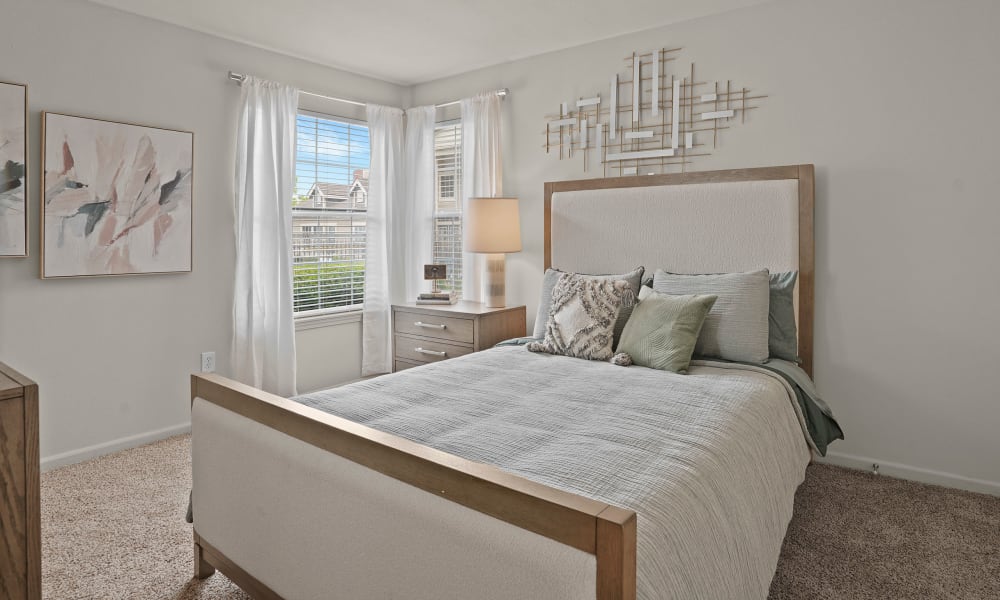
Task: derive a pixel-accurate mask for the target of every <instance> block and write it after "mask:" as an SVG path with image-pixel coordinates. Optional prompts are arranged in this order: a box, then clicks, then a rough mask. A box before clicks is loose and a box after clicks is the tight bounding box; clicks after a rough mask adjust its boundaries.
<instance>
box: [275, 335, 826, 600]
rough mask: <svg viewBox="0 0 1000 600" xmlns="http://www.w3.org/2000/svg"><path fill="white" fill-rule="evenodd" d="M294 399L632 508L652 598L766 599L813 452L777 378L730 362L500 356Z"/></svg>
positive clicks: (641, 573)
mask: <svg viewBox="0 0 1000 600" xmlns="http://www.w3.org/2000/svg"><path fill="white" fill-rule="evenodd" d="M294 400H296V401H298V402H301V403H302V404H305V405H308V406H312V407H315V408H318V409H320V410H323V411H326V412H328V413H331V414H335V415H338V416H341V417H344V418H347V419H350V420H352V421H355V422H358V423H362V424H365V425H367V426H370V427H373V428H375V429H378V430H381V431H385V432H389V433H393V434H396V435H399V436H401V437H404V438H407V439H410V440H413V441H416V442H419V443H421V444H424V445H427V446H431V447H433V448H437V449H439V450H443V451H445V452H449V453H452V454H455V455H458V456H461V457H464V458H467V459H470V460H474V461H477V462H482V463H487V464H492V465H495V466H497V467H499V468H501V469H503V470H505V471H508V472H510V473H515V474H517V475H521V476H523V477H526V478H528V479H531V480H534V481H537V482H540V483H543V484H546V485H549V486H552V487H555V488H559V489H562V490H566V491H569V492H573V493H577V494H581V495H584V496H587V497H590V498H594V499H596V500H600V501H603V502H608V503H611V504H615V505H618V506H622V507H625V508H629V509H632V510H634V511H636V513H637V515H638V595H639V598H648V599H652V598H684V599H687V598H718V599H724V598H766V596H767V592H768V586H769V584H770V581H771V578H772V576H773V574H774V569H775V566H776V564H777V560H778V553H779V551H780V548H781V542H782V539H783V538H784V534H785V530H786V528H787V525H788V521H789V520H790V518H791V514H792V500H793V496H794V493H795V489H796V488H797V487H798V485H799V484H800V483H801V482H802V479H803V477H804V473H805V466H806V464H807V463H808V461H809V457H810V452H809V449H810V447H811V446H812V445H811V444H810V443H809V441H808V436H807V434H806V432H805V419H804V417H803V415H802V412H801V410H800V408H799V405H798V403H797V402H796V396H795V392H794V390H793V389H792V387H791V386H790V385H789V384H788V382H787V381H786V380H785V379H784V378H782V377H781V376H779V375H777V374H775V373H772V372H770V371H767V370H765V369H761V368H759V367H754V366H748V365H741V364H726V363H701V364H699V365H697V366H694V367H693V368H692V369H691V371H690V373H689V374H687V375H678V374H674V373H668V372H664V371H656V370H652V369H645V368H642V367H628V368H623V367H618V366H614V365H611V364H608V363H600V362H592V361H585V360H581V359H575V358H566V357H561V356H551V355H547V354H536V353H531V352H528V351H526V350H525V349H524V348H523V347H518V346H511V347H501V348H494V349H492V350H488V351H485V352H479V353H475V354H471V355H468V356H463V357H459V358H456V359H452V360H449V361H447V362H445V363H438V364H431V365H427V366H424V367H420V368H415V369H410V370H407V371H404V372H401V373H395V374H392V375H386V376H383V377H378V378H375V379H372V380H368V381H364V382H359V383H355V384H352V385H349V386H345V387H341V388H335V389H331V390H327V391H323V392H317V393H313V394H308V395H304V396H299V397H296V398H294Z"/></svg>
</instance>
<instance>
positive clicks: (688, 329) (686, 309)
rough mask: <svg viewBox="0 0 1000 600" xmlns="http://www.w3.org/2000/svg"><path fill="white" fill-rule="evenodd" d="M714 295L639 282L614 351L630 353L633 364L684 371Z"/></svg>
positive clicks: (675, 371) (715, 297)
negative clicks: (685, 292)
mask: <svg viewBox="0 0 1000 600" xmlns="http://www.w3.org/2000/svg"><path fill="white" fill-rule="evenodd" d="M717 298H718V296H711V295H697V296H675V295H671V294H661V293H659V292H654V291H653V290H651V289H649V288H648V287H645V286H643V287H642V289H641V290H639V304H637V305H636V307H635V308H634V309H633V310H632V315H631V316H630V317H629V319H628V323H626V324H625V329H624V330H623V331H622V337H621V340H619V342H618V349H617V351H618V352H624V353H625V354H628V355H630V356H631V357H632V364H635V365H640V366H643V367H649V368H651V369H660V370H662V371H673V372H674V373H685V372H687V369H688V366H689V365H690V364H691V355H692V354H694V346H695V344H696V343H697V342H698V334H699V333H701V326H702V324H703V323H704V322H705V317H706V316H708V311H710V310H712V306H713V305H714V304H715V301H716V299H717Z"/></svg>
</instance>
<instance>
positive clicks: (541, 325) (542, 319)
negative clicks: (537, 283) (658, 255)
mask: <svg viewBox="0 0 1000 600" xmlns="http://www.w3.org/2000/svg"><path fill="white" fill-rule="evenodd" d="M564 272H565V271H560V270H558V269H546V270H545V276H544V277H543V278H542V295H541V297H540V298H539V299H538V313H537V314H536V315H535V333H534V335H533V337H536V338H543V337H545V324H546V322H547V321H548V319H549V307H550V306H551V305H552V288H554V287H555V286H556V282H557V281H559V276H560V275H562V274H563V273H564ZM644 272H645V269H644V268H643V267H636V268H635V269H634V270H632V271H629V272H628V273H622V274H621V275H584V274H580V273H575V274H578V275H582V276H583V277H590V278H593V279H615V280H617V279H624V280H625V281H627V282H628V284H629V286H630V287H631V288H632V293H633V294H634V295H635V296H637V295H638V294H639V286H640V285H641V283H642V274H643V273H644ZM631 314H632V307H631V306H627V307H625V310H623V311H622V312H621V314H620V315H619V316H618V322H617V323H615V335H614V341H613V344H614V345H615V346H618V338H619V337H621V335H622V329H624V328H625V323H627V322H628V317H629V315H631Z"/></svg>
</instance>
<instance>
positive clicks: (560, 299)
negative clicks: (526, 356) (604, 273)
mask: <svg viewBox="0 0 1000 600" xmlns="http://www.w3.org/2000/svg"><path fill="white" fill-rule="evenodd" d="M634 304H635V294H634V293H633V291H632V287H631V284H629V282H628V281H625V280H623V279H618V280H614V279H601V278H595V277H589V276H587V275H577V274H575V273H562V274H560V275H559V278H558V280H557V281H556V284H555V286H554V287H553V288H552V301H551V306H550V308H549V314H548V318H547V319H546V325H545V339H544V340H542V341H541V342H532V343H530V344H528V350H530V351H532V352H547V353H549V354H561V355H563V356H573V357H576V358H585V359H588V360H608V359H610V358H611V357H612V356H614V345H613V342H614V328H615V323H616V322H617V320H618V315H619V314H620V313H621V312H622V309H623V308H624V307H625V306H629V307H631V306H634Z"/></svg>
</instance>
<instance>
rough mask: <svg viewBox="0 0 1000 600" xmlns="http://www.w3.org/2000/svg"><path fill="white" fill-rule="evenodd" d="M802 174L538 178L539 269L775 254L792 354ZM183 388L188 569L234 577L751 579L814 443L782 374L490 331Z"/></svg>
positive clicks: (476, 588) (603, 583)
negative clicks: (633, 360) (337, 369)
mask: <svg viewBox="0 0 1000 600" xmlns="http://www.w3.org/2000/svg"><path fill="white" fill-rule="evenodd" d="M813 186H814V184H813V167H812V165H796V166H788V167H769V168H756V169H740V170H728V171H712V172H702V173H686V174H676V175H657V176H648V177H627V178H609V179H590V180H581V181H566V182H553V183H547V184H546V185H545V214H544V230H545V267H546V268H547V267H549V266H551V265H555V266H557V267H560V268H562V269H564V270H570V271H579V272H590V273H600V272H618V271H621V270H623V268H628V267H632V266H635V265H639V264H644V265H647V266H649V267H650V268H655V267H657V266H661V265H670V266H671V268H672V269H674V270H675V271H676V272H682V273H683V272H689V273H712V272H734V271H744V270H751V269H755V268H758V267H761V266H766V267H768V268H770V269H772V270H776V271H780V270H798V271H799V280H798V285H797V290H796V307H797V320H798V332H799V355H800V356H801V357H802V367H803V369H804V370H805V371H806V372H811V368H812V318H813V315H812V311H813V240H812V228H813ZM635 215H642V216H643V218H639V219H636V218H634V217H635ZM623 240H627V241H628V243H622V241H623ZM191 396H192V460H193V479H194V489H193V497H192V505H193V510H194V529H195V534H194V551H195V576H197V577H207V576H209V575H210V574H211V573H212V572H214V570H215V569H219V570H221V571H222V572H223V573H225V574H226V575H227V576H228V577H229V578H230V579H232V580H233V581H234V582H235V583H236V584H237V585H239V586H240V587H241V588H243V589H244V590H246V591H247V592H248V593H250V594H251V595H252V596H253V597H255V598H286V599H288V600H294V599H299V598H303V599H305V598H352V599H353V598H418V599H419V598H427V599H431V598H483V599H493V598H498V599H499V598H546V599H562V598H565V599H574V600H576V599H581V598H594V599H597V600H617V599H622V600H632V599H635V598H694V597H705V598H764V597H766V595H767V589H768V585H769V583H770V579H771V577H772V576H773V573H774V568H775V565H776V563H777V558H778V553H779V551H780V547H781V542H782V539H783V537H784V533H785V529H786V527H787V524H788V521H789V520H790V518H791V512H792V500H793V496H794V493H795V489H796V488H797V486H798V485H799V484H800V483H801V481H802V479H803V477H804V472H805V466H806V465H807V464H808V462H809V460H810V458H811V456H812V455H813V453H815V452H816V451H817V448H816V445H815V441H814V440H813V439H812V437H811V436H810V427H809V425H808V423H807V419H808V416H809V415H808V414H805V412H804V411H803V410H802V408H801V407H800V405H799V403H797V401H796V393H795V390H794V389H792V386H790V385H789V382H788V380H786V379H785V378H782V377H779V376H776V375H775V373H774V372H773V371H771V370H769V369H765V368H762V367H759V366H753V365H743V364H728V363H724V362H715V361H698V362H696V363H693V366H692V368H691V370H690V372H689V373H688V374H687V375H677V374H672V373H666V372H662V371H655V370H652V369H645V368H641V367H627V368H625V367H618V366H615V365H612V364H609V363H598V362H595V361H584V360H580V359H572V358H566V357H560V356H550V355H540V354H535V353H530V352H527V351H525V350H524V348H522V347H517V346H508V347H501V348H495V349H492V350H488V351H484V352H480V353H475V354H472V355H468V356H464V357H460V358H456V359H452V360H449V361H446V362H442V363H436V364H432V365H427V366H424V367H420V368H417V369H410V370H407V371H403V372H400V373H395V374H392V375H387V376H384V377H379V378H375V379H372V380H369V381H365V382H360V383H357V384H352V385H350V386H345V387H341V388H336V389H333V390H328V391H325V392H320V393H317V394H310V395H307V396H303V397H298V398H295V399H286V398H280V397H276V396H273V395H270V394H267V393H264V392H262V391H260V390H256V389H254V388H251V387H248V386H245V385H242V384H239V383H236V382H233V381H230V380H227V379H225V378H223V377H220V376H217V375H210V374H199V375H194V376H192V389H191Z"/></svg>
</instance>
